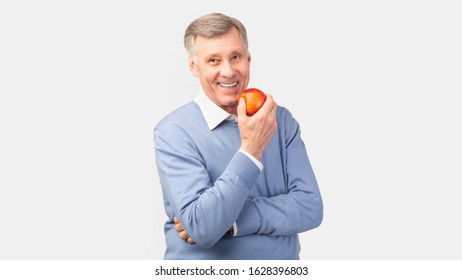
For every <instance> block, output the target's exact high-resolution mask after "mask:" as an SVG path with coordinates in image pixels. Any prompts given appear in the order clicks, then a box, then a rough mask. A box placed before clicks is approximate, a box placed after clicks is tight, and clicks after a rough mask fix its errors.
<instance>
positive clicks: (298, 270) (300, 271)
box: [249, 266, 308, 276]
mask: <svg viewBox="0 0 462 280" xmlns="http://www.w3.org/2000/svg"><path fill="white" fill-rule="evenodd" d="M249 275H268V276H269V275H308V267H306V266H302V267H297V266H291V267H282V266H281V267H276V266H274V267H272V266H258V267H249Z"/></svg>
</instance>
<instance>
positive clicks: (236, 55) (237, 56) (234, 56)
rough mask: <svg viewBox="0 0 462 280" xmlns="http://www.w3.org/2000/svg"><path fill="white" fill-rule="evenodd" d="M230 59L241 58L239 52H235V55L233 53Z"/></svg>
mask: <svg viewBox="0 0 462 280" xmlns="http://www.w3.org/2000/svg"><path fill="white" fill-rule="evenodd" d="M232 59H233V60H239V59H241V55H240V54H235V55H233V57H232Z"/></svg>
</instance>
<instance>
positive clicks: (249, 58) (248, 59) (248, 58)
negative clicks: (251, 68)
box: [247, 52, 252, 63]
mask: <svg viewBox="0 0 462 280" xmlns="http://www.w3.org/2000/svg"><path fill="white" fill-rule="evenodd" d="M251 60H252V56H251V55H250V52H249V53H248V57H247V61H249V63H250V61H251Z"/></svg>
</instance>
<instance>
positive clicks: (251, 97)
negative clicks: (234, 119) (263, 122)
mask: <svg viewBox="0 0 462 280" xmlns="http://www.w3.org/2000/svg"><path fill="white" fill-rule="evenodd" d="M241 97H242V98H244V100H245V104H246V112H247V116H253V115H254V114H255V113H256V112H257V111H258V110H260V108H261V106H263V104H264V103H265V101H266V94H264V93H263V91H261V90H259V89H257V88H248V89H246V90H244V91H243V92H242V93H241V94H240V95H239V98H241Z"/></svg>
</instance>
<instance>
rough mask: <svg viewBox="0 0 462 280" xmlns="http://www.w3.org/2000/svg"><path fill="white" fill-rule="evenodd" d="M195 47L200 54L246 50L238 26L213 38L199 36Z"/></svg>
mask: <svg viewBox="0 0 462 280" xmlns="http://www.w3.org/2000/svg"><path fill="white" fill-rule="evenodd" d="M195 47H196V53H197V55H198V56H207V55H213V54H217V55H218V54H227V53H233V52H243V51H244V50H245V44H244V41H243V40H242V39H241V36H239V32H238V31H237V29H236V28H233V29H231V30H230V31H228V32H227V33H225V34H223V35H220V36H216V37H212V38H207V37H201V36H198V37H197V38H196V44H195Z"/></svg>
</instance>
